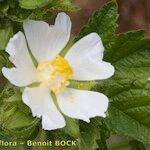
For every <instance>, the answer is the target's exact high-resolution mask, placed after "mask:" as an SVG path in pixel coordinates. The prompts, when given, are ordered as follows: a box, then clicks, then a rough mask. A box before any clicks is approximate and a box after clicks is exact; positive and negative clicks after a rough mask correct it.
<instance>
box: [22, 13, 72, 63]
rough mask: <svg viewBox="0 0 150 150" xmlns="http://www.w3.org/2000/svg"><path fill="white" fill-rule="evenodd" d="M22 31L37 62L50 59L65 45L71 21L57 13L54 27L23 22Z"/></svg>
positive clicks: (44, 23) (37, 22)
mask: <svg viewBox="0 0 150 150" xmlns="http://www.w3.org/2000/svg"><path fill="white" fill-rule="evenodd" d="M23 26H24V31H25V34H26V37H27V41H28V44H29V47H30V49H31V51H32V53H33V55H34V56H35V58H36V59H37V60H38V61H42V60H45V59H48V60H49V59H52V58H53V57H55V56H56V55H57V54H58V53H59V52H60V51H61V50H62V49H63V48H64V47H65V46H66V44H67V42H68V40H69V37H70V30H71V21H70V18H69V16H68V15H66V14H65V13H59V14H58V16H57V18H56V21H55V25H54V26H49V25H48V24H47V23H46V22H43V21H33V20H26V21H24V24H23Z"/></svg>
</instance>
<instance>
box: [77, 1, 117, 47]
mask: <svg viewBox="0 0 150 150" xmlns="http://www.w3.org/2000/svg"><path fill="white" fill-rule="evenodd" d="M117 11H118V6H117V3H116V2H115V1H111V2H109V3H107V4H105V5H104V6H103V7H102V8H101V9H100V10H98V11H96V13H95V14H94V15H93V17H92V18H91V19H90V20H89V22H88V24H87V25H86V26H85V27H83V29H82V30H81V32H80V33H79V35H78V36H77V38H76V40H79V39H81V38H82V37H84V36H85V35H87V34H89V33H91V32H96V33H98V34H99V35H100V37H101V38H102V40H103V43H104V45H105V47H106V45H108V46H109V44H110V43H109V42H108V40H109V39H113V34H114V32H115V30H116V27H117V24H116V21H117V18H118V13H117Z"/></svg>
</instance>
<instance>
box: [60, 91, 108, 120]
mask: <svg viewBox="0 0 150 150" xmlns="http://www.w3.org/2000/svg"><path fill="white" fill-rule="evenodd" d="M57 100H58V105H59V107H60V109H61V111H62V112H63V113H64V114H65V115H67V116H69V117H72V118H76V119H81V120H84V121H86V122H90V120H89V119H90V118H92V117H96V116H102V117H105V116H106V115H105V112H106V110H107V108H108V98H107V97H106V96H105V95H104V94H102V93H98V92H92V91H85V90H77V89H72V88H66V89H65V90H64V91H63V92H62V93H59V94H57Z"/></svg>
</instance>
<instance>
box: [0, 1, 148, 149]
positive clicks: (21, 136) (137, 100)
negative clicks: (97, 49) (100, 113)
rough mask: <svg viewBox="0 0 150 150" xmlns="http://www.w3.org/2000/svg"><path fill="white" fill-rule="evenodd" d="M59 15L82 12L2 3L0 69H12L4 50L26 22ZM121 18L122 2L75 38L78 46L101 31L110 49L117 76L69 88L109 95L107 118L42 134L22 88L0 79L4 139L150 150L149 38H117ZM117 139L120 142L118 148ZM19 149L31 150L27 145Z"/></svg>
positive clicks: (66, 5) (51, 4) (62, 5)
mask: <svg viewBox="0 0 150 150" xmlns="http://www.w3.org/2000/svg"><path fill="white" fill-rule="evenodd" d="M55 10H59V11H77V10H78V7H76V6H74V5H73V4H72V3H71V1H70V0H39V1H35V0H33V1H29V0H19V1H16V0H1V1H0V68H2V66H11V64H10V62H9V61H8V55H7V54H6V53H5V51H4V50H5V47H6V44H7V43H8V40H9V38H10V37H12V35H13V34H14V33H16V32H17V31H19V30H22V21H23V20H24V19H27V18H31V19H38V20H39V19H40V20H47V19H49V18H50V17H51V16H52V15H53V13H54V12H55ZM117 19H118V6H117V3H116V1H110V2H109V3H107V4H105V5H104V6H103V7H102V8H101V9H99V10H97V11H96V12H95V14H94V15H93V16H92V18H91V19H90V20H89V22H88V24H87V25H86V26H85V27H83V29H82V30H81V31H80V33H79V34H78V35H77V36H76V38H75V41H77V40H79V39H80V38H82V37H83V36H85V35H87V34H88V33H91V32H97V33H98V34H99V35H100V36H101V38H102V40H103V43H104V46H105V55H104V60H105V61H108V62H111V63H112V64H113V65H114V66H115V69H116V72H115V75H114V76H113V77H112V78H110V79H107V80H103V81H91V82H82V84H80V85H82V86H80V87H79V86H78V84H79V83H80V82H78V81H72V84H71V85H70V86H71V87H74V88H81V89H88V90H93V91H99V92H102V93H104V94H106V95H107V96H108V97H109V99H110V105H109V110H108V112H107V117H106V118H104V119H103V118H94V119H91V123H89V124H87V123H85V122H82V121H77V120H73V119H70V118H68V117H66V118H65V119H66V122H67V126H66V127H65V128H63V129H60V130H56V131H50V132H48V131H43V130H42V129H41V123H40V119H37V118H33V117H32V115H31V112H30V109H29V108H28V107H27V106H26V105H24V104H23V103H22V100H21V89H18V88H16V87H14V86H12V85H10V83H8V81H6V80H5V79H4V77H3V76H2V74H1V80H0V85H1V87H0V92H1V94H0V139H7V140H10V141H11V140H18V141H26V140H27V139H32V140H35V141H39V140H40V141H45V140H48V139H50V140H56V139H57V140H61V139H63V140H67V139H69V140H70V139H73V140H77V141H78V146H77V147H71V148H67V147H64V148H62V147H61V149H65V150H67V149H69V150H70V149H72V150H77V149H80V150H107V149H108V150H113V149H114V150H116V149H118V150H119V149H121V148H127V149H131V150H149V149H150V81H149V80H148V78H149V77H150V39H149V38H145V37H144V31H143V30H138V31H133V32H128V33H122V34H116V33H115V31H116V28H117V23H116V22H117ZM112 137H113V138H112ZM118 137H119V138H120V139H121V140H117V143H115V144H114V143H113V140H114V139H115V138H118ZM20 148H22V149H27V147H26V146H25V145H24V146H21V145H20V147H19V148H18V149H20ZM28 149H29V148H28ZM30 149H34V148H32V147H30ZM39 149H44V147H43V148H42V147H39ZM49 149H53V150H55V149H57V148H55V147H53V148H50V147H49Z"/></svg>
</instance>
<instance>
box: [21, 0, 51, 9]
mask: <svg viewBox="0 0 150 150" xmlns="http://www.w3.org/2000/svg"><path fill="white" fill-rule="evenodd" d="M51 1H52V0H32V1H31V0H19V4H20V6H21V7H22V8H25V9H35V8H41V7H44V6H46V5H47V4H49V3H50V2H51Z"/></svg>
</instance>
